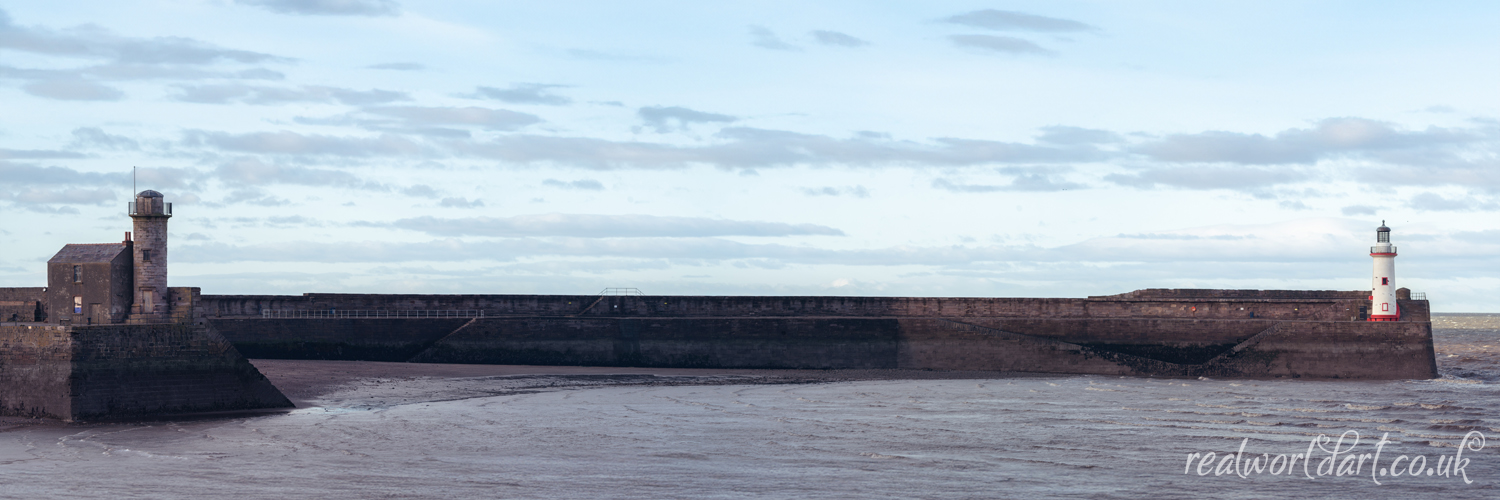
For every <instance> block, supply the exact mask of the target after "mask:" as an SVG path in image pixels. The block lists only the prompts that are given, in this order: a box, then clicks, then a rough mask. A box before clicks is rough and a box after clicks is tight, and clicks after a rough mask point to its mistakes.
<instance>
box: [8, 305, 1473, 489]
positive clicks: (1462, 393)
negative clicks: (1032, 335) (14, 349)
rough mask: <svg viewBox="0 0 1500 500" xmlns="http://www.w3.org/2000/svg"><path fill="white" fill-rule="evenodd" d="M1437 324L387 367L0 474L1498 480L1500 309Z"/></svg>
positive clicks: (28, 477)
mask: <svg viewBox="0 0 1500 500" xmlns="http://www.w3.org/2000/svg"><path fill="white" fill-rule="evenodd" d="M1434 335H1435V338H1436V344H1437V356H1438V360H1439V367H1440V370H1441V371H1442V373H1443V378H1441V379H1437V380H1430V381H1391V382H1317V381H1295V380H1292V381H1253V380H1204V379H1198V380H1191V379H1143V378H1118V377H1101V376H1055V377H1054V376H1048V377H1014V378H998V379H980V380H973V379H969V380H864V381H846V382H831V383H798V384H746V383H738V382H743V381H744V380H743V379H737V378H734V377H697V378H693V379H692V380H688V379H680V380H669V379H667V378H662V377H649V376H639V375H634V376H619V377H607V376H577V377H557V376H541V377H486V378H473V379H459V380H454V379H447V380H370V381H365V382H362V383H360V384H355V385H352V386H350V387H348V388H346V389H345V390H343V391H342V392H337V393H334V394H330V395H328V396H327V397H324V398H323V399H321V400H319V403H318V404H319V406H316V407H308V408H302V409H298V410H295V411H291V412H289V413H284V414H272V415H262V416H254V417H236V418H218V419H199V420H183V421H164V422H146V423H131V424H94V425H75V426H48V425H16V426H13V427H10V428H7V429H5V430H3V431H0V496H5V497H47V498H69V497H99V496H106V495H107V496H116V497H165V498H188V497H193V498H196V497H201V496H204V495H206V494H211V495H214V496H231V495H232V496H238V497H244V498H269V497H287V496H294V495H295V496H319V497H326V496H337V497H351V496H361V497H372V496H373V497H380V496H391V497H428V496H445V497H463V498H467V497H507V498H513V497H524V498H580V497H599V498H716V497H772V498H787V497H814V498H817V497H834V498H863V497H881V498H1009V497H1069V498H1079V497H1083V498H1139V497H1143V496H1152V497H1157V498H1186V497H1212V498H1264V497H1270V496H1277V497H1282V496H1285V497H1329V496H1333V497H1343V498H1348V497H1372V498H1387V497H1389V498H1429V497H1432V498H1436V497H1443V498H1497V497H1500V364H1497V361H1500V315H1442V316H1438V317H1436V318H1435V320H1434ZM664 382H665V384H664ZM672 383H692V384H699V385H670V384H672ZM1349 431H1355V432H1358V433H1359V435H1360V442H1359V443H1358V444H1357V445H1355V446H1354V447H1353V450H1354V453H1355V454H1360V453H1371V454H1373V453H1374V452H1375V448H1376V441H1378V440H1379V438H1380V437H1381V436H1382V435H1385V436H1387V439H1388V441H1389V444H1386V445H1384V446H1383V447H1381V458H1380V461H1379V462H1374V461H1373V458H1371V459H1370V460H1368V461H1366V462H1365V463H1364V464H1362V465H1361V467H1360V469H1361V470H1360V473H1358V474H1357V475H1356V474H1354V473H1352V472H1351V473H1349V474H1346V475H1342V476H1339V475H1335V473H1336V472H1337V471H1338V467H1337V465H1348V466H1349V467H1353V465H1352V463H1350V462H1343V458H1344V456H1343V455H1340V456H1338V457H1336V458H1335V460H1334V464H1335V467H1334V468H1333V469H1331V470H1330V471H1329V473H1328V474H1326V475H1320V474H1319V470H1318V469H1319V465H1322V464H1324V463H1323V462H1322V461H1323V459H1325V458H1328V456H1329V454H1328V453H1327V452H1325V451H1322V450H1317V449H1315V450H1314V452H1313V453H1312V454H1311V458H1312V462H1311V463H1310V466H1309V467H1308V468H1307V469H1306V473H1304V469H1303V466H1302V463H1300V462H1299V463H1297V464H1296V465H1295V466H1294V467H1290V468H1288V467H1284V466H1283V470H1282V473H1280V474H1272V471H1271V469H1269V468H1267V469H1263V471H1262V472H1260V473H1258V474H1257V473H1254V472H1253V471H1252V472H1248V473H1246V474H1245V476H1246V477H1240V475H1239V474H1238V473H1237V472H1230V471H1228V470H1227V469H1223V470H1221V472H1223V473H1222V474H1217V475H1216V474H1215V469H1216V468H1221V467H1227V466H1222V465H1221V464H1222V463H1223V462H1221V461H1220V460H1221V459H1222V457H1224V456H1226V455H1233V454H1235V453H1236V452H1237V451H1238V450H1239V449H1240V446H1241V444H1242V442H1243V443H1244V446H1245V450H1244V453H1243V455H1242V456H1241V458H1242V463H1244V465H1251V464H1250V463H1249V461H1250V459H1251V458H1252V457H1259V456H1261V454H1262V453H1265V454H1268V455H1267V457H1268V458H1275V457H1276V456H1277V455H1294V454H1300V453H1304V452H1306V451H1307V449H1308V446H1309V441H1310V440H1312V439H1314V438H1316V437H1317V436H1319V435H1325V436H1329V437H1332V438H1337V437H1338V436H1340V435H1342V434H1345V433H1346V432H1349ZM1476 432H1477V433H1481V434H1483V435H1484V436H1485V437H1486V438H1487V439H1488V442H1487V443H1486V446H1485V447H1484V448H1483V449H1479V450H1473V449H1466V450H1465V451H1464V452H1463V455H1462V458H1463V459H1464V460H1467V462H1459V464H1460V465H1462V467H1451V466H1449V463H1450V462H1449V457H1454V456H1455V455H1456V454H1457V453H1458V452H1459V448H1458V447H1459V445H1460V444H1461V443H1462V442H1464V441H1463V440H1464V439H1465V436H1466V435H1469V436H1472V433H1476ZM1246 438H1248V441H1247V442H1246V441H1244V440H1245V439H1246ZM1350 444H1351V443H1350V442H1349V440H1347V439H1346V441H1345V443H1344V447H1345V448H1348V447H1349V445H1350ZM1324 446H1325V448H1327V449H1332V448H1333V447H1334V446H1335V444H1332V443H1330V444H1326V445H1324ZM1471 448H1472V445H1471ZM1208 452H1214V453H1215V455H1214V458H1213V459H1212V460H1211V462H1210V463H1208V464H1207V468H1206V469H1204V468H1202V466H1203V465H1204V462H1203V461H1202V460H1201V458H1202V455H1203V454H1206V453H1208ZM1193 453H1197V454H1199V455H1198V457H1197V458H1196V459H1195V461H1194V462H1192V463H1191V464H1189V462H1188V461H1187V457H1188V456H1189V454H1193ZM1403 455H1404V456H1406V457H1407V458H1406V460H1404V461H1402V462H1399V465H1400V469H1401V472H1403V475H1401V476H1398V477H1392V476H1389V475H1387V476H1380V475H1379V474H1378V473H1376V474H1375V475H1374V476H1373V477H1372V475H1371V472H1372V470H1375V469H1376V468H1377V467H1379V468H1384V469H1386V470H1387V471H1389V468H1390V464H1391V463H1392V462H1393V461H1394V460H1395V459H1396V458H1398V457H1401V456H1403ZM1417 456H1422V457H1424V458H1423V465H1422V466H1420V467H1416V468H1414V469H1413V467H1412V466H1411V465H1410V464H1411V462H1412V461H1413V460H1414V459H1415V457H1417ZM1286 459H1287V458H1285V457H1283V458H1282V460H1286ZM1440 461H1441V464H1440V463H1439V462H1440ZM1372 464H1373V465H1372ZM1232 465H1233V464H1232V463H1230V464H1229V466H1232ZM1439 465H1443V466H1444V468H1445V469H1444V470H1445V472H1447V473H1449V474H1456V475H1447V476H1445V475H1443V474H1441V473H1437V472H1436V470H1437V468H1438V466H1439ZM1429 468H1431V469H1434V471H1435V473H1434V475H1431V476H1428V475H1426V472H1425V471H1426V469H1429ZM1185 469H1186V470H1187V473H1184V471H1185ZM1412 470H1416V471H1418V472H1420V473H1421V474H1422V475H1419V476H1416V477H1412V476H1410V475H1409V474H1407V473H1409V472H1410V471H1412ZM1460 470H1461V472H1462V474H1458V472H1459V471H1460ZM1199 471H1206V474H1203V475H1200V474H1199ZM1241 471H1243V466H1242V468H1241ZM1309 475H1310V476H1312V477H1313V479H1309V478H1308V477H1307V476H1309ZM1464 476H1467V479H1468V480H1469V481H1471V482H1466V481H1465V477H1464ZM1377 480H1378V481H1380V482H1381V483H1383V484H1380V485H1377V484H1376V483H1375V482H1376V481H1377Z"/></svg>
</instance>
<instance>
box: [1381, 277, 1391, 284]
mask: <svg viewBox="0 0 1500 500" xmlns="http://www.w3.org/2000/svg"><path fill="white" fill-rule="evenodd" d="M1380 284H1382V285H1389V284H1391V279H1390V278H1380Z"/></svg>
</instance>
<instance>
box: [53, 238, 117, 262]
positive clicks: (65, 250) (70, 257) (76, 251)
mask: <svg viewBox="0 0 1500 500" xmlns="http://www.w3.org/2000/svg"><path fill="white" fill-rule="evenodd" d="M124 251H125V244H124V243H70V244H67V245H63V247H62V250H58V251H57V255H53V256H52V258H51V259H49V260H48V261H47V263H48V264H59V263H64V264H89V263H95V262H110V261H113V260H115V257H116V256H118V255H120V252H124Z"/></svg>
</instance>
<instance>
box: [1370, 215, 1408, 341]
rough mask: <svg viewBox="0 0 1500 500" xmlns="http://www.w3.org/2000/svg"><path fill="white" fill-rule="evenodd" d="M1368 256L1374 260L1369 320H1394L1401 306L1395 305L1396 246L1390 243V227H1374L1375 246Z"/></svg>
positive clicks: (1398, 317) (1399, 314) (1398, 314)
mask: <svg viewBox="0 0 1500 500" xmlns="http://www.w3.org/2000/svg"><path fill="white" fill-rule="evenodd" d="M1370 258H1371V259H1374V260H1375V273H1374V276H1373V277H1374V288H1373V290H1372V291H1371V293H1370V321H1396V320H1399V319H1401V308H1400V307H1398V306H1397V305H1396V246H1395V245H1392V244H1391V228H1388V227H1385V221H1380V227H1378V228H1376V229H1375V246H1372V247H1370Z"/></svg>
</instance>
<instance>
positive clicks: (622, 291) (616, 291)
mask: <svg viewBox="0 0 1500 500" xmlns="http://www.w3.org/2000/svg"><path fill="white" fill-rule="evenodd" d="M599 295H645V293H642V292H641V289H639V288H624V287H611V288H605V289H604V291H602V292H599Z"/></svg>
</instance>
